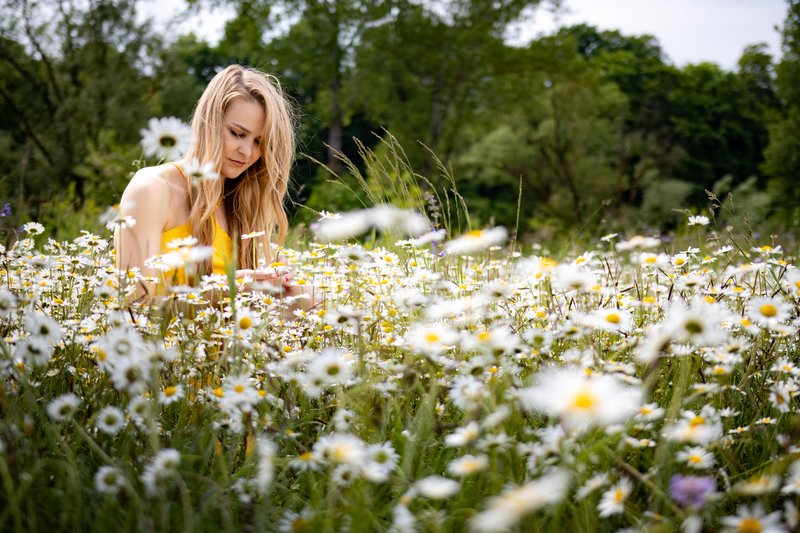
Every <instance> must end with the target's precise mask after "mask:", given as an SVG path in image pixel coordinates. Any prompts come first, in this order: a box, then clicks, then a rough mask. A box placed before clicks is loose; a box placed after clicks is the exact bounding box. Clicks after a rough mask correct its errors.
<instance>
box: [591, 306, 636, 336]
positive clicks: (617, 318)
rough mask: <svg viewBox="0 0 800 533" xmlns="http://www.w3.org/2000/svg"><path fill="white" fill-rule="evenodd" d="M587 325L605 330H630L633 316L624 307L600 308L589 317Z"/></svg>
mask: <svg viewBox="0 0 800 533" xmlns="http://www.w3.org/2000/svg"><path fill="white" fill-rule="evenodd" d="M586 322H587V325H588V326H590V327H595V328H597V329H602V330H605V331H622V332H627V331H630V329H631V325H632V324H633V317H632V316H631V314H630V313H628V312H627V311H623V310H622V309H598V310H597V311H595V312H594V313H593V314H592V315H591V316H590V317H587V321H586Z"/></svg>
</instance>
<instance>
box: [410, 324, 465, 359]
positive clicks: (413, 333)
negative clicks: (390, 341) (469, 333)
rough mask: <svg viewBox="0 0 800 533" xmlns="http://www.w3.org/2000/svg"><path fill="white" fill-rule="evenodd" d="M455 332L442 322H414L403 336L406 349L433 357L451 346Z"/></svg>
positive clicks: (455, 338) (456, 337)
mask: <svg viewBox="0 0 800 533" xmlns="http://www.w3.org/2000/svg"><path fill="white" fill-rule="evenodd" d="M457 340H458V336H457V334H456V333H455V332H454V331H453V330H452V329H450V328H448V327H447V326H445V325H444V324H436V323H434V324H414V326H412V327H411V329H410V330H409V331H408V333H406V335H405V336H404V341H405V343H406V345H407V346H408V349H409V350H411V351H413V352H416V353H420V354H422V355H425V356H428V357H435V356H437V355H439V354H440V353H442V352H443V351H445V350H447V349H448V348H450V347H451V346H453V345H454V344H455V343H456V341H457Z"/></svg>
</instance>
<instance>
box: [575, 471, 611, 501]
mask: <svg viewBox="0 0 800 533" xmlns="http://www.w3.org/2000/svg"><path fill="white" fill-rule="evenodd" d="M607 483H608V472H601V473H599V474H595V475H593V476H592V477H590V478H589V479H587V480H586V483H584V484H583V486H582V487H581V488H579V489H578V490H577V492H576V493H575V497H576V498H577V499H578V500H583V499H584V498H586V497H587V496H589V495H590V494H591V493H593V492H594V491H596V490H597V489H599V488H602V487H604V486H605V485H606V484H607Z"/></svg>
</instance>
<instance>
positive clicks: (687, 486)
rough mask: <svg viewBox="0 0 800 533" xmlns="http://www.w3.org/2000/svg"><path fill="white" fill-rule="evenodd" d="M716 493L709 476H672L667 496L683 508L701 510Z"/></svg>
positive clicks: (714, 483)
mask: <svg viewBox="0 0 800 533" xmlns="http://www.w3.org/2000/svg"><path fill="white" fill-rule="evenodd" d="M716 493H717V484H716V482H715V481H714V478H712V477H711V476H682V475H679V474H678V475H674V476H672V479H670V481H669V495H670V496H671V497H672V499H673V500H675V501H676V502H678V503H679V504H680V505H682V506H683V507H695V508H697V509H701V508H703V507H704V506H705V504H706V503H707V502H708V501H709V500H710V499H711V498H713V497H714V496H715V495H716Z"/></svg>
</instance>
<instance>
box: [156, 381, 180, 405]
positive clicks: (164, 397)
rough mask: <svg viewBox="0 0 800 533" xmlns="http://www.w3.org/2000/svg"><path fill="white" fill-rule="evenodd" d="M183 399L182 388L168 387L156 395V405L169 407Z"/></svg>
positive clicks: (176, 386) (178, 386) (177, 386)
mask: <svg viewBox="0 0 800 533" xmlns="http://www.w3.org/2000/svg"><path fill="white" fill-rule="evenodd" d="M181 398H183V387H182V386H181V385H168V386H166V387H164V390H162V391H160V392H159V393H158V403H160V404H161V405H170V404H173V403H175V402H177V401H178V400H180V399H181Z"/></svg>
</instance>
